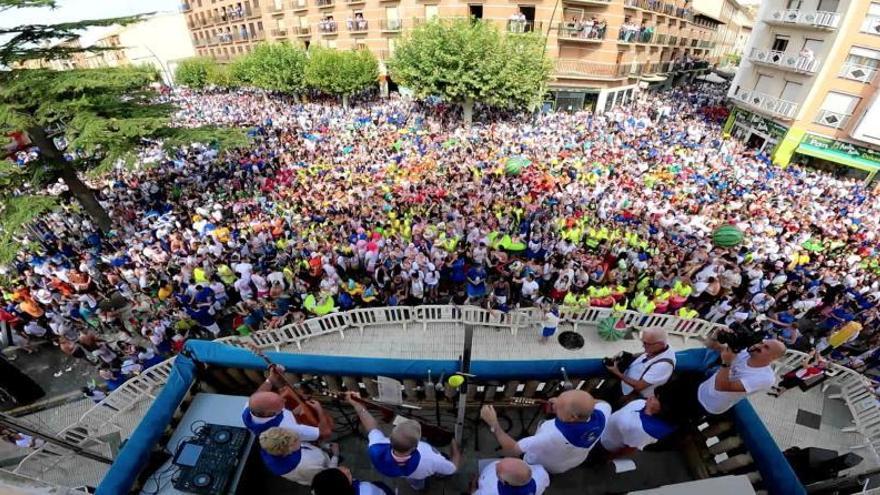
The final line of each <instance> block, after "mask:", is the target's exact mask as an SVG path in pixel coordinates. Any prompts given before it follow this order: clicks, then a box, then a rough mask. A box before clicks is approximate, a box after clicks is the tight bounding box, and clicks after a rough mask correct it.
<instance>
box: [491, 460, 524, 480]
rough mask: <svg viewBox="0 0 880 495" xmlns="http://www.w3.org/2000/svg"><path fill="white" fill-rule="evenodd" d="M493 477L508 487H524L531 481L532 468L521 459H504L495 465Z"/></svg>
mask: <svg viewBox="0 0 880 495" xmlns="http://www.w3.org/2000/svg"><path fill="white" fill-rule="evenodd" d="M495 475H496V476H498V479H499V480H501V481H503V482H505V483H507V484H508V485H510V486H525V485H528V484H529V481H531V480H532V468H530V467H529V465H528V464H526V463H525V461H523V460H522V459H517V458H515V457H505V458H504V459H501V460H500V461H498V464H496V465H495Z"/></svg>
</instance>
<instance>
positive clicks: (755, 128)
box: [726, 0, 880, 181]
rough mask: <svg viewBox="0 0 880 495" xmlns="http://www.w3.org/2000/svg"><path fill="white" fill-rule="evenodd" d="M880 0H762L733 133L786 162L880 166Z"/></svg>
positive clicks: (869, 169)
mask: <svg viewBox="0 0 880 495" xmlns="http://www.w3.org/2000/svg"><path fill="white" fill-rule="evenodd" d="M878 68H880V1H871V0H764V1H763V2H762V4H761V7H760V10H759V11H758V15H757V19H756V21H755V25H754V28H753V33H752V36H751V38H750V39H749V42H748V45H747V47H746V56H745V58H744V59H743V62H742V63H741V64H740V69H739V70H738V72H737V74H736V76H735V78H734V80H733V84H732V86H731V89H730V92H729V95H728V96H729V97H730V98H731V101H732V102H733V103H734V104H735V106H736V108H735V109H734V111H733V112H732V113H731V116H730V119H729V120H728V122H727V126H726V130H727V131H728V132H730V133H732V134H734V135H737V136H739V137H741V138H743V139H746V140H747V141H748V142H749V143H750V144H751V145H753V146H756V147H758V148H760V149H762V150H763V151H764V152H766V153H768V154H769V155H770V156H771V157H772V159H773V161H774V162H775V163H777V164H779V165H783V166H785V165H787V164H789V163H792V162H794V163H800V164H804V165H807V166H811V167H815V168H820V169H823V170H829V171H833V172H835V173H838V174H840V175H842V176H850V177H858V178H861V179H865V180H868V181H870V180H872V179H873V178H874V177H875V175H876V173H877V170H880V102H878V100H877V97H876V95H877V86H878V84H880V77H877V72H878Z"/></svg>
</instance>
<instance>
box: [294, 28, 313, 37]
mask: <svg viewBox="0 0 880 495" xmlns="http://www.w3.org/2000/svg"><path fill="white" fill-rule="evenodd" d="M293 34H295V35H297V36H311V35H312V28H311V27H310V26H300V27H295V28H293Z"/></svg>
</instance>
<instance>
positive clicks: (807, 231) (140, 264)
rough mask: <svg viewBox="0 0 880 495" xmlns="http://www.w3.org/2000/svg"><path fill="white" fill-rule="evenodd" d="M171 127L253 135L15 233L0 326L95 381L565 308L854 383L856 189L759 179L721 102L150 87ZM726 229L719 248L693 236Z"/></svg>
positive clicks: (180, 159)
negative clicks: (645, 319) (429, 311)
mask: <svg viewBox="0 0 880 495" xmlns="http://www.w3.org/2000/svg"><path fill="white" fill-rule="evenodd" d="M167 98H168V99H169V101H171V102H173V103H175V104H176V105H178V106H179V112H178V113H177V114H176V116H175V122H176V123H177V124H178V125H184V126H198V125H204V124H216V125H225V126H236V127H242V128H248V129H250V131H249V134H250V135H251V137H252V138H253V139H252V143H251V144H250V145H249V146H247V147H245V148H240V149H233V150H226V151H218V150H217V149H215V148H214V147H212V146H211V144H210V143H205V144H193V145H191V146H186V147H182V148H179V149H177V150H175V151H174V152H170V153H168V152H165V151H162V150H161V148H160V147H159V146H155V147H151V146H148V147H146V148H145V149H144V150H143V151H142V153H141V156H140V158H141V165H140V166H139V167H137V168H135V169H124V170H123V169H119V170H116V171H114V172H113V173H112V174H111V175H109V176H107V177H105V179H103V181H102V182H101V183H100V184H97V185H98V186H99V187H98V188H99V190H100V200H101V201H102V203H103V204H104V206H105V207H106V208H107V210H108V211H109V213H110V216H111V217H112V218H113V219H114V222H115V228H114V230H113V231H111V232H106V233H102V232H100V231H99V230H98V229H97V228H96V226H95V224H94V223H93V222H92V221H91V220H90V219H89V218H87V217H86V216H84V215H83V214H82V213H81V212H80V211H79V210H78V208H77V207H76V206H75V205H73V204H65V205H64V206H63V209H61V210H58V211H55V212H51V213H48V214H46V215H44V216H42V217H41V218H40V219H38V220H37V221H36V222H34V223H33V224H32V225H31V226H30V227H29V232H28V233H27V234H26V237H27V239H23V240H25V241H26V245H27V246H29V247H28V248H27V249H23V250H22V251H21V252H20V253H19V254H18V256H17V257H16V259H15V260H14V261H13V262H12V263H11V264H9V265H8V266H7V267H5V269H4V273H3V276H4V280H5V281H6V282H4V285H3V297H4V305H3V307H2V309H0V319H2V320H3V321H5V322H6V323H8V325H9V327H10V328H11V329H12V334H13V336H12V339H13V342H12V343H13V344H15V345H17V346H19V347H21V348H22V349H23V350H24V351H26V352H32V351H35V350H36V347H34V344H35V342H38V341H51V342H52V343H53V344H55V345H57V346H58V347H59V348H60V349H61V350H62V351H63V352H65V353H66V354H68V355H70V356H72V357H74V358H80V359H86V360H89V361H90V362H93V363H95V364H96V365H97V366H98V367H99V368H100V371H101V376H102V377H104V378H105V380H107V381H108V383H109V384H110V386H111V388H112V387H115V386H117V385H118V384H119V383H122V382H123V381H124V380H125V379H126V378H127V377H130V376H133V375H134V374H137V373H138V372H140V371H141V370H142V369H144V368H145V367H148V366H150V365H152V364H154V363H156V362H158V361H161V360H162V359H163V358H164V357H166V356H168V355H169V353H172V352H174V351H175V349H180V347H181V346H182V344H183V342H184V341H185V340H186V339H187V338H189V337H191V336H198V337H201V338H214V337H217V336H220V335H225V334H228V333H230V332H236V333H240V334H247V333H249V332H256V331H262V330H265V329H269V328H275V327H278V326H280V325H284V324H287V323H291V322H295V321H300V320H302V319H305V318H307V317H309V316H312V315H322V314H326V313H328V312H331V311H343V310H347V309H351V308H355V307H365V306H395V305H418V304H444V303H449V302H452V303H456V304H475V305H481V306H484V307H487V308H490V309H494V310H499V311H510V310H512V309H515V308H517V307H522V306H532V305H542V306H543V307H544V308H545V309H546V311H547V313H548V314H553V311H555V310H554V308H558V307H560V306H580V307H584V306H587V305H592V306H602V307H612V308H615V309H618V310H624V309H628V310H635V311H640V312H643V313H666V314H676V315H678V316H680V317H683V318H694V317H702V318H706V319H708V320H711V321H716V322H721V323H725V324H738V325H743V326H748V327H750V328H753V329H754V330H755V331H762V332H766V333H767V335H770V336H773V337H774V338H776V339H779V340H781V341H783V342H784V343H785V344H786V345H788V346H789V347H793V348H798V349H803V350H810V349H813V348H818V351H819V352H820V354H821V355H822V356H824V357H827V358H828V359H833V360H837V361H838V362H842V363H845V364H847V365H850V366H853V367H855V368H857V369H860V370H865V369H867V368H872V367H874V366H876V365H877V364H878V363H880V351H878V349H880V347H878V346H877V342H878V338H880V337H877V335H876V333H875V330H876V324H875V323H876V321H877V318H878V309H877V307H876V304H877V300H878V298H880V277H878V275H877V270H878V266H880V262H878V259H877V257H876V247H875V244H876V237H877V233H878V224H877V222H878V218H880V215H878V214H877V209H878V203H877V200H876V199H877V198H876V196H875V195H874V194H873V192H871V191H869V190H867V189H866V188H865V187H864V186H863V185H862V184H860V183H858V182H855V181H852V180H839V179H835V178H833V177H830V176H827V175H824V174H819V173H815V172H812V171H809V170H805V169H801V168H798V167H794V166H792V167H789V168H785V169H783V168H779V167H776V166H774V165H772V164H771V163H770V162H769V160H768V159H767V158H766V157H765V156H763V155H761V154H757V153H755V152H754V151H753V150H750V149H748V148H747V147H746V146H745V145H744V144H743V143H741V142H739V141H738V140H736V139H733V138H729V137H726V136H724V135H723V134H722V129H721V125H720V123H719V122H718V119H716V118H713V117H712V115H713V114H712V113H711V112H707V111H706V109H717V108H718V107H719V106H721V105H722V104H723V101H724V92H723V89H721V88H713V87H711V86H707V85H703V86H700V87H691V86H689V87H680V88H677V89H672V90H667V91H662V92H643V93H640V94H639V96H638V97H637V98H636V99H635V100H634V101H632V102H630V103H628V104H627V105H625V106H618V107H615V108H611V109H609V110H607V111H604V112H596V113H592V112H590V111H581V112H576V113H561V112H560V113H547V114H536V115H529V114H511V113H506V112H499V111H492V110H489V109H486V110H485V111H483V112H481V115H483V116H484V120H483V121H482V122H478V123H477V124H475V125H474V126H473V127H469V128H468V127H464V126H458V125H454V123H455V122H457V121H458V120H459V115H458V114H457V112H458V110H456V107H454V106H449V105H446V104H444V103H442V102H430V103H418V102H409V101H405V100H403V99H399V98H391V99H390V100H384V101H381V102H371V103H364V104H362V105H359V106H356V107H354V108H350V109H344V108H342V107H340V106H336V105H329V104H324V103H297V102H294V101H292V100H288V99H286V98H283V97H278V96H272V95H268V94H265V93H261V92H251V91H246V90H241V91H235V92H226V91H217V92H211V91H208V92H192V91H188V90H185V89H180V90H177V91H176V92H173V93H170V94H169V95H168V96H167ZM721 225H735V226H737V227H738V228H739V229H740V230H741V231H742V232H744V234H745V240H744V242H743V243H742V244H741V245H740V246H737V247H734V248H718V247H716V246H714V245H713V244H712V242H711V233H712V232H713V230H714V229H715V228H716V227H718V226H721Z"/></svg>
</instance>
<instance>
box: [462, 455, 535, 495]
mask: <svg viewBox="0 0 880 495" xmlns="http://www.w3.org/2000/svg"><path fill="white" fill-rule="evenodd" d="M548 486H550V475H549V474H548V473H547V470H546V469H544V468H543V467H541V466H530V465H528V464H526V463H525V461H523V460H522V459H517V458H515V457H505V458H504V459H501V460H498V461H495V462H492V463H490V464H488V465H486V467H484V468H483V470H482V471H481V472H480V479H479V481H478V483H477V489H476V491H474V493H473V495H514V494H515V495H521V494H523V495H541V494H542V493H544V490H546V489H547V487H548Z"/></svg>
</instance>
